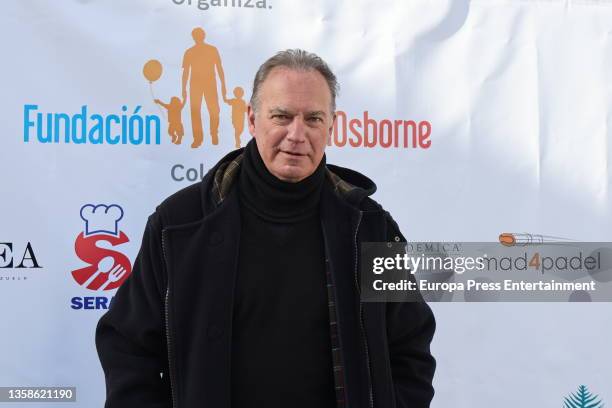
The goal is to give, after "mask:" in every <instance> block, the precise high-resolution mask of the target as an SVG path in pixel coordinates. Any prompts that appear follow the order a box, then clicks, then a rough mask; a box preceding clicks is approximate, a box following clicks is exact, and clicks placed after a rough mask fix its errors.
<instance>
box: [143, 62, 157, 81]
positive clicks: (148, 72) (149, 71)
mask: <svg viewBox="0 0 612 408" xmlns="http://www.w3.org/2000/svg"><path fill="white" fill-rule="evenodd" d="M142 74H143V75H144V76H145V78H147V79H148V80H149V82H154V81H157V80H158V79H159V77H161V74H162V64H161V62H159V61H158V60H154V59H152V60H149V61H147V63H146V64H144V67H143V68H142Z"/></svg>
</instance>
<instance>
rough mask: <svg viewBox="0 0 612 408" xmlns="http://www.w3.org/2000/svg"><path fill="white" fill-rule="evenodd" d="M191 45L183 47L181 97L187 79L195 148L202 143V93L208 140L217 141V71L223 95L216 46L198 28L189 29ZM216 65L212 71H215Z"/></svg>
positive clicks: (224, 93)
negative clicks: (192, 42) (207, 42)
mask: <svg viewBox="0 0 612 408" xmlns="http://www.w3.org/2000/svg"><path fill="white" fill-rule="evenodd" d="M191 36H192V37H193V41H195V45H194V46H193V47H191V48H189V49H188V50H187V51H185V55H184V56H183V77H182V89H183V100H185V98H186V97H187V82H189V105H190V108H191V127H192V129H193V143H192V144H191V147H193V148H197V147H199V146H200V145H201V144H202V140H203V139H204V133H203V130H202V113H201V110H202V97H204V100H205V101H206V107H207V109H208V117H209V119H210V136H211V138H212V144H214V145H216V144H218V143H219V97H218V96H217V74H218V75H219V79H220V80H221V92H222V93H223V98H225V97H226V89H225V74H224V73H223V67H222V66H221V57H220V56H219V51H218V50H217V48H216V47H213V46H212V45H210V44H206V43H205V42H204V39H205V38H206V32H205V31H204V30H203V29H202V28H199V27H198V28H194V29H193V31H192V32H191ZM215 69H216V73H215Z"/></svg>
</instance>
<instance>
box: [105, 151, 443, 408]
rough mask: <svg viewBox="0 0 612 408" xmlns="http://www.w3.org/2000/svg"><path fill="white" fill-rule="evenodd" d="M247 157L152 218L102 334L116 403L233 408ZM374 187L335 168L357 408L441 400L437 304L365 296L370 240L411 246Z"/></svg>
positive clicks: (324, 211)
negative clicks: (434, 342)
mask: <svg viewBox="0 0 612 408" xmlns="http://www.w3.org/2000/svg"><path fill="white" fill-rule="evenodd" d="M242 150H243V149H239V150H235V151H233V152H231V153H229V154H228V155H227V156H225V157H224V158H223V159H222V160H221V161H220V162H219V163H217V164H216V165H215V166H214V167H213V168H212V169H211V170H210V171H209V172H208V173H207V175H206V176H205V177H204V179H203V180H202V181H201V182H200V183H197V184H194V185H192V186H190V187H187V188H184V189H182V190H180V191H178V192H177V193H175V194H173V195H172V196H170V197H169V198H167V199H166V200H165V201H164V202H163V203H162V204H161V205H159V206H158V207H157V209H156V211H155V213H153V214H152V215H151V216H150V217H149V219H148V221H147V225H146V229H145V233H144V236H143V239H142V246H141V248H140V251H139V253H138V256H137V257H136V260H135V262H134V268H133V270H132V274H131V275H130V277H129V278H128V279H127V280H126V281H125V282H124V284H123V285H122V286H121V287H120V288H119V290H118V291H117V294H116V295H115V298H114V300H113V303H112V305H111V307H110V308H109V310H108V311H107V313H106V314H105V315H104V316H102V318H101V319H100V321H99V323H98V327H97V330H96V347H97V350H98V354H99V356H100V361H101V363H102V367H103V369H104V374H105V376H106V390H107V395H106V405H105V407H106V408H134V407H147V408H148V407H151V408H153V407H156V408H157V407H173V408H179V407H180V408H184V407H198V406H201V407H206V408H230V407H231V389H230V352H231V325H232V306H233V292H234V284H235V276H236V271H237V261H238V244H239V242H240V230H241V229H240V206H239V202H238V192H237V188H234V187H235V184H236V183H234V182H233V181H234V180H235V176H236V174H237V173H238V171H239V168H240V160H241V154H242ZM375 189H376V187H375V185H374V183H373V182H372V181H371V180H370V179H368V178H367V177H365V176H363V175H361V174H359V173H357V172H355V171H352V170H349V169H345V168H341V167H338V166H333V165H327V172H326V181H325V185H324V188H323V191H322V193H321V208H320V209H321V211H320V214H321V224H322V230H323V237H324V241H325V250H326V259H327V261H328V262H326V265H327V267H328V268H331V273H332V276H333V277H334V281H335V290H336V307H337V320H338V334H339V338H340V344H341V353H342V357H343V362H344V373H345V378H344V380H345V389H346V395H347V404H348V408H362V407H363V408H366V407H369V408H373V407H376V408H391V407H398V408H400V407H402V408H425V407H429V404H430V401H431V399H432V397H433V393H434V391H433V387H432V378H433V374H434V370H435V360H434V359H433V357H432V356H431V353H430V350H429V345H430V342H431V339H432V337H433V333H434V330H435V320H434V317H433V314H432V312H431V309H430V308H429V307H428V306H427V304H426V303H424V302H405V303H391V302H389V303H382V302H379V303H371V302H360V300H359V288H358V285H359V279H358V275H357V270H358V269H357V268H358V261H357V254H358V248H360V243H361V242H377V241H378V242H388V241H399V240H401V241H404V240H405V239H404V237H403V236H402V235H401V233H400V231H399V229H398V227H397V224H396V223H395V222H394V221H393V219H392V218H391V216H390V215H389V213H388V212H386V211H385V210H383V209H382V207H381V206H380V205H379V204H378V203H376V202H375V201H374V200H372V199H371V198H369V197H368V196H369V195H370V194H372V193H373V192H374V191H375ZM296 319H299V316H296ZM289 406H290V404H288V407H289Z"/></svg>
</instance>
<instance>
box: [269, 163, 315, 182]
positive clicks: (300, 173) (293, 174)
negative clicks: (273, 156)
mask: <svg viewBox="0 0 612 408" xmlns="http://www.w3.org/2000/svg"><path fill="white" fill-rule="evenodd" d="M274 175H275V176H276V177H277V178H278V179H280V180H283V181H287V182H289V183H297V182H298V181H301V180H304V179H305V178H306V177H308V176H309V175H310V174H309V173H308V171H307V170H306V169H304V168H303V167H301V166H294V165H290V164H289V165H284V166H282V168H281V169H279V170H278V171H276V172H275V174H274Z"/></svg>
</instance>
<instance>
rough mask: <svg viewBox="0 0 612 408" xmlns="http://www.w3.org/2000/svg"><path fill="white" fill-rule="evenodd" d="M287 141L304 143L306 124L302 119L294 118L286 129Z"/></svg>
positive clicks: (299, 117)
mask: <svg viewBox="0 0 612 408" xmlns="http://www.w3.org/2000/svg"><path fill="white" fill-rule="evenodd" d="M287 130H288V133H287V139H288V140H290V141H292V142H295V143H303V142H304V141H306V130H307V128H306V124H305V123H304V118H302V117H301V116H295V117H294V118H293V120H292V121H291V124H290V125H289V128H288V129H287Z"/></svg>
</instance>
